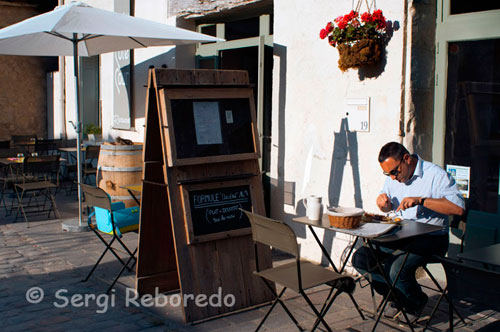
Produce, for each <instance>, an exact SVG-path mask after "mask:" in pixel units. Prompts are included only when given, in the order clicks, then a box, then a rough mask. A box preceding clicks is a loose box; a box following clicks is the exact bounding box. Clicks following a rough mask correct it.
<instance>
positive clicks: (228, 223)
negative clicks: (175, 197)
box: [184, 181, 252, 243]
mask: <svg viewBox="0 0 500 332" xmlns="http://www.w3.org/2000/svg"><path fill="white" fill-rule="evenodd" d="M238 182H239V183H238V184H240V183H242V182H241V181H238ZM233 184H234V183H233ZM212 186H213V184H212ZM194 187H196V186H194ZM202 187H205V188H206V185H205V186H202ZM192 188H193V186H191V188H190V189H185V191H184V195H185V197H186V198H187V199H186V201H185V205H186V206H185V207H186V208H189V213H188V215H189V218H188V219H189V220H188V232H189V235H190V236H189V237H190V239H189V242H190V243H192V242H200V241H208V240H214V239H217V238H223V237H228V236H232V235H233V236H234V235H241V234H248V233H249V228H250V222H249V220H248V218H247V217H246V215H245V214H244V213H243V212H241V211H240V210H239V209H244V210H248V211H252V195H251V187H250V185H249V184H241V185H230V186H220V185H218V186H216V187H215V188H206V189H199V190H193V189H192ZM186 203H187V204H189V205H187V204H186ZM242 230H244V232H242Z"/></svg>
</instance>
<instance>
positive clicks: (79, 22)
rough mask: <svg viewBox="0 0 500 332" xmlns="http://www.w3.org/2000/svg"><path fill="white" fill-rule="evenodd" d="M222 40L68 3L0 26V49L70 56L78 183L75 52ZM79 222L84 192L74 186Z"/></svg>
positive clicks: (88, 53)
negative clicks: (73, 82)
mask: <svg viewBox="0 0 500 332" xmlns="http://www.w3.org/2000/svg"><path fill="white" fill-rule="evenodd" d="M207 41H223V39H218V38H215V37H212V36H208V35H203V34H200V33H196V32H193V31H189V30H185V29H180V28H176V27H173V26H169V25H166V24H161V23H157V22H153V21H149V20H145V19H141V18H137V17H132V16H128V15H125V14H119V13H115V12H111V11H107V10H103V9H98V8H94V7H91V6H89V5H87V4H85V3H83V2H71V3H70V4H68V5H64V6H58V7H56V8H55V9H54V10H53V11H50V12H47V13H44V14H41V15H38V16H35V17H32V18H29V19H27V20H24V21H22V22H19V23H16V24H13V25H11V26H8V27H6V28H4V29H1V30H0V54H4V55H33V56H73V59H74V67H75V70H74V75H75V91H76V122H77V123H76V125H75V130H76V137H77V142H76V144H77V164H78V165H77V169H78V171H77V176H78V182H81V178H82V174H81V173H82V170H81V151H80V141H81V131H82V128H81V122H80V110H79V101H80V95H79V93H80V92H79V84H78V57H79V56H93V55H97V54H102V53H107V52H114V51H120V50H127V49H134V48H144V47H149V46H167V45H182V44H190V43H196V42H207ZM78 201H79V204H78V215H79V216H78V221H79V226H82V191H81V187H80V186H78Z"/></svg>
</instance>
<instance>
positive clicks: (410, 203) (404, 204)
mask: <svg viewBox="0 0 500 332" xmlns="http://www.w3.org/2000/svg"><path fill="white" fill-rule="evenodd" d="M421 199H422V198H421V197H405V198H403V200H402V201H401V203H400V204H399V206H398V208H397V209H396V212H398V211H399V210H406V209H408V208H411V207H414V206H416V205H419V204H420V201H421Z"/></svg>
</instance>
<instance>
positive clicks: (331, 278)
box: [242, 210, 355, 331]
mask: <svg viewBox="0 0 500 332" xmlns="http://www.w3.org/2000/svg"><path fill="white" fill-rule="evenodd" d="M242 211H243V212H244V213H245V214H246V215H247V217H248V219H250V224H251V227H252V237H253V241H254V249H255V265H256V271H255V272H254V274H256V275H257V276H259V277H260V278H261V279H262V280H263V281H264V283H265V284H266V286H267V287H268V288H269V289H270V290H271V292H272V293H273V294H274V296H275V299H274V301H273V303H272V305H271V307H270V308H269V310H268V312H267V313H266V315H265V316H264V318H263V319H262V321H261V322H260V324H259V326H258V327H257V329H256V331H258V330H259V329H260V328H261V327H262V325H263V324H264V322H265V321H266V319H267V318H268V317H269V314H270V313H271V311H272V310H273V309H274V308H275V306H276V304H278V303H279V304H280V305H281V306H282V307H283V309H284V310H285V312H286V313H287V314H288V316H289V317H290V319H291V320H292V321H293V322H294V323H295V325H296V326H297V328H299V330H303V328H302V327H301V326H300V325H299V323H298V321H297V319H296V318H295V317H294V316H293V315H292V313H291V312H290V310H289V309H288V308H287V307H286V306H285V303H284V301H283V300H282V299H281V297H282V296H283V294H284V293H285V291H286V289H287V288H290V289H292V290H294V291H295V292H297V293H299V294H300V295H302V297H303V298H304V300H305V301H306V302H307V304H308V305H309V307H310V308H311V310H312V311H313V312H314V314H315V315H316V317H317V319H316V321H315V323H314V326H313V327H312V331H314V330H315V329H316V328H317V327H318V325H319V324H320V323H322V324H323V325H324V327H325V328H326V330H328V331H331V329H330V327H329V326H328V324H327V323H326V322H325V320H324V316H325V314H326V313H327V312H328V310H329V309H330V307H331V305H332V304H333V302H334V301H335V299H336V298H337V296H338V295H339V294H340V293H342V292H347V293H352V292H353V291H354V288H355V284H354V279H353V278H352V277H350V276H348V275H345V274H340V273H337V272H335V271H333V270H332V269H331V268H327V267H324V266H321V265H320V264H317V263H314V262H311V261H308V260H304V259H301V258H300V251H299V246H298V243H297V238H296V235H295V233H294V231H293V230H292V228H291V227H290V226H288V225H287V224H285V223H283V222H280V221H277V220H273V219H269V218H266V217H263V216H260V215H257V214H254V213H251V212H248V211H244V210H242ZM258 243H261V244H264V245H266V246H271V247H273V248H276V249H279V250H281V251H284V252H286V253H289V254H291V255H293V256H294V257H295V260H294V261H293V262H291V263H287V264H283V265H279V266H276V267H272V268H269V269H266V270H260V267H259V261H258V252H257V247H258ZM272 283H277V284H280V285H282V286H283V289H282V290H281V292H280V293H279V294H278V293H277V292H276V291H275V289H274V287H273V285H272ZM321 285H326V286H328V287H330V290H329V294H328V296H327V297H326V299H325V302H324V304H323V307H322V309H321V310H320V311H318V309H316V307H315V306H314V304H313V303H312V301H311V300H310V298H309V297H308V296H307V294H306V290H308V289H310V288H313V287H317V286H321ZM334 290H336V291H335V294H333V292H334ZM332 294H333V296H332Z"/></svg>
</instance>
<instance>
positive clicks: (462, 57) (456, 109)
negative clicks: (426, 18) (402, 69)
mask: <svg viewBox="0 0 500 332" xmlns="http://www.w3.org/2000/svg"><path fill="white" fill-rule="evenodd" d="M436 31H437V35H436V40H437V55H436V89H435V108H434V109H435V112H434V145H433V160H434V162H436V163H437V164H440V165H442V166H444V165H447V164H452V165H461V166H469V167H470V184H469V185H470V188H469V190H470V198H469V199H468V206H469V207H470V208H471V209H474V210H478V211H484V212H488V213H494V214H496V213H498V212H500V211H497V210H498V202H499V196H498V193H499V182H498V174H499V164H500V3H499V2H485V1H482V2H481V1H476V2H473V1H457V0H454V1H451V0H439V1H438V21H437V30H436Z"/></svg>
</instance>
